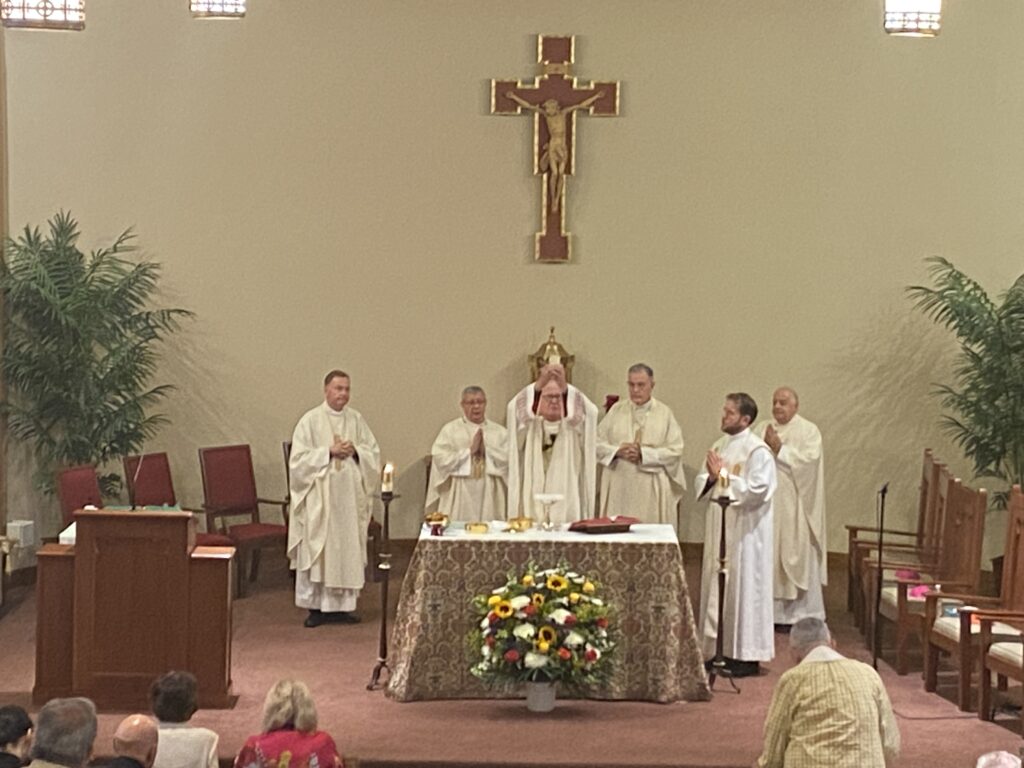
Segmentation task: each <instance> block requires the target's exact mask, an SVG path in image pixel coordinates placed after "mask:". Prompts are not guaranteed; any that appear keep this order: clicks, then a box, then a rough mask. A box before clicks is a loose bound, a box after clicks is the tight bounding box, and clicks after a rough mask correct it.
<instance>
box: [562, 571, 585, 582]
mask: <svg viewBox="0 0 1024 768" xmlns="http://www.w3.org/2000/svg"><path fill="white" fill-rule="evenodd" d="M565 578H567V579H572V580H573V581H575V582H576V583H577V584H582V583H583V577H582V576H580V575H579V574H578V573H576V571H569V572H568V573H566V574H565Z"/></svg>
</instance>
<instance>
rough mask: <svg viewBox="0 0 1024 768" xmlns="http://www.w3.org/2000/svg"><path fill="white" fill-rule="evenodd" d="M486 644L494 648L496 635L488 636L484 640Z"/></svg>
mask: <svg viewBox="0 0 1024 768" xmlns="http://www.w3.org/2000/svg"><path fill="white" fill-rule="evenodd" d="M484 642H485V643H487V645H490V646H493V645H494V635H488V636H487V639H486V640H484Z"/></svg>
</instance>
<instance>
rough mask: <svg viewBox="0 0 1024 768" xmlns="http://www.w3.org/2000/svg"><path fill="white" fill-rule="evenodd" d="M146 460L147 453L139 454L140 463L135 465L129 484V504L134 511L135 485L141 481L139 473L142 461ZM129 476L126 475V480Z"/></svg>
mask: <svg viewBox="0 0 1024 768" xmlns="http://www.w3.org/2000/svg"><path fill="white" fill-rule="evenodd" d="M145 460H146V454H144V453H140V454H139V463H138V464H136V465H135V472H134V473H133V474H132V481H131V482H130V483H129V484H128V505H129V506H130V507H131V510H132V512H134V511H135V497H136V495H137V494H136V492H135V486H136V484H137V483H138V482H139V473H140V472H141V471H142V462H143V461H145ZM127 479H128V478H127V477H126V478H125V480H127Z"/></svg>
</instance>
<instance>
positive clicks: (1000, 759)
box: [974, 750, 1020, 768]
mask: <svg viewBox="0 0 1024 768" xmlns="http://www.w3.org/2000/svg"><path fill="white" fill-rule="evenodd" d="M974 768H1020V758H1019V757H1014V756H1013V755H1011V754H1010V753H1009V752H1006V751H1004V750H1000V751H999V752H986V753H985V754H984V755H982V756H981V757H979V758H978V762H977V763H976V764H975V766H974Z"/></svg>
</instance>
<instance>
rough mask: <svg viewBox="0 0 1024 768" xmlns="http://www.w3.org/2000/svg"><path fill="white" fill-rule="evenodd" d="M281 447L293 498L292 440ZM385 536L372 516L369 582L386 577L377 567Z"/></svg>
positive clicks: (368, 546)
mask: <svg viewBox="0 0 1024 768" xmlns="http://www.w3.org/2000/svg"><path fill="white" fill-rule="evenodd" d="M281 449H282V452H283V453H284V478H285V482H286V483H287V484H288V489H287V490H288V496H289V499H290V498H291V492H292V471H291V466H290V465H289V462H290V461H291V458H292V441H291V440H285V441H284V442H283V443H281ZM382 537H383V531H382V530H381V527H380V523H378V522H377V521H376V520H374V519H373V517H372V516H371V517H370V523H369V525H367V527H366V569H365V573H364V578H365V580H366V581H368V582H379V581H382V580H383V579H384V576H383V575H382V574H381V572H380V569H379V568H378V567H377V560H378V559H379V557H378V556H379V554H380V548H381V539H382Z"/></svg>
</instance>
